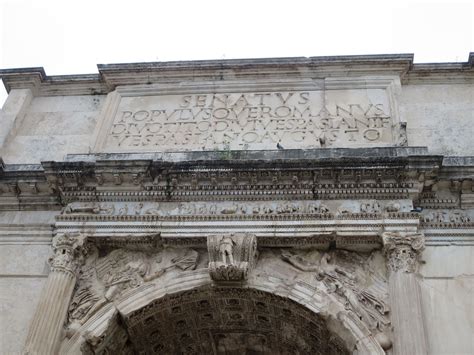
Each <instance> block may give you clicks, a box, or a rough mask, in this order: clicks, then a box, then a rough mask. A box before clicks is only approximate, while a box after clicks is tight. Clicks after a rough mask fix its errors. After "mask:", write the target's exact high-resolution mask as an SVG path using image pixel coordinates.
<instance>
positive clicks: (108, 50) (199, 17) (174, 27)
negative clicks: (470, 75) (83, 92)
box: [0, 0, 474, 103]
mask: <svg viewBox="0 0 474 355" xmlns="http://www.w3.org/2000/svg"><path fill="white" fill-rule="evenodd" d="M473 19H474V1H471V0H459V1H428V0H412V1H403V0H398V1H388V0H387V1H384V0H378V1H363V0H362V1H337V0H331V1H316V0H312V1H304V0H291V1H290V0H286V1H279V0H271V1H270V0H268V1H267V0H239V1H225V0H221V1H217V0H215V1H213V0H199V1H179V0H173V1H144V0H134V1H117V0H116V1H105V0H95V1H90V0H81V1H66V0H62V1H55V0H41V1H40V0H0V67H1V68H12V67H27V66H43V67H44V68H45V70H46V73H47V74H48V75H54V74H78V73H95V72H96V71H97V69H96V64H97V63H121V62H137V61H166V60H190V59H220V58H251V57H282V56H283V57H287V56H319V55H344V54H378V53H415V61H416V62H446V61H466V60H467V57H468V53H469V51H474V33H473V32H474V26H473ZM5 95H6V94H5V92H4V88H3V85H2V86H1V88H0V103H1V102H3V101H4V99H5Z"/></svg>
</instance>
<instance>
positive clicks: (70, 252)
mask: <svg viewBox="0 0 474 355" xmlns="http://www.w3.org/2000/svg"><path fill="white" fill-rule="evenodd" d="M86 239H87V237H86V235H85V234H76V235H73V234H68V233H64V234H62V233H61V234H58V235H56V237H54V239H53V252H54V255H53V256H52V257H50V258H49V263H50V265H51V269H52V270H53V271H65V272H70V273H73V274H75V273H76V271H77V269H78V267H79V266H80V265H81V263H82V261H83V259H84V255H85V242H86Z"/></svg>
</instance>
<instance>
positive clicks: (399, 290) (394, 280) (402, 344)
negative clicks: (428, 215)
mask: <svg viewBox="0 0 474 355" xmlns="http://www.w3.org/2000/svg"><path fill="white" fill-rule="evenodd" d="M382 240H383V250H384V254H385V256H386V258H387V266H388V272H389V293H390V304H391V318H392V325H393V334H394V339H393V354H394V355H405V354H410V355H422V354H427V341H426V335H425V329H424V324H423V314H422V308H421V291H420V285H419V284H418V280H417V279H416V276H415V272H416V271H417V269H418V264H419V259H420V256H421V252H422V251H423V249H424V246H425V238H424V235H423V234H413V233H406V232H397V233H392V232H384V233H382Z"/></svg>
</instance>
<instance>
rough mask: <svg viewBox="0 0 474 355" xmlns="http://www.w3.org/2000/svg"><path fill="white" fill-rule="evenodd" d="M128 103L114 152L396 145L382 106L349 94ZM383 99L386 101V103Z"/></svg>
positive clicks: (118, 122) (114, 128)
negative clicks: (119, 150) (119, 149)
mask: <svg viewBox="0 0 474 355" xmlns="http://www.w3.org/2000/svg"><path fill="white" fill-rule="evenodd" d="M333 96H334V97H329V98H328V95H327V94H325V93H324V92H322V91H297V92H268V93H228V94H222V93H218V94H197V95H163V96H148V97H146V96H145V97H138V98H137V97H125V98H122V101H121V104H120V105H119V108H118V110H117V113H116V116H115V117H114V121H113V123H112V125H111V127H110V129H109V132H108V136H107V144H108V145H109V146H110V145H111V146H114V147H117V148H121V149H140V150H147V149H149V150H160V149H163V150H191V149H194V150H202V149H276V148H277V145H278V147H279V148H285V149H286V148H311V147H312V148H314V147H331V146H333V147H334V146H363V145H370V144H374V143H375V144H376V143H391V139H392V138H391V127H392V125H393V124H392V120H391V116H390V108H389V105H388V103H387V102H386V100H384V99H385V98H384V97H383V98H382V99H381V101H382V102H372V101H371V100H368V99H358V97H359V96H360V97H363V98H364V96H363V95H352V96H353V98H355V99H357V100H354V102H351V101H348V100H347V97H349V98H350V97H351V95H347V94H346V93H345V92H342V93H334V94H333ZM379 96H380V95H379Z"/></svg>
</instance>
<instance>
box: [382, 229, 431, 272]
mask: <svg viewBox="0 0 474 355" xmlns="http://www.w3.org/2000/svg"><path fill="white" fill-rule="evenodd" d="M382 241H383V251H384V254H385V256H386V258H387V265H388V268H389V270H390V271H392V272H407V273H411V272H415V271H416V270H417V268H418V264H419V260H420V257H421V253H422V251H423V249H424V248H425V236H424V235H423V234H421V233H415V234H414V233H407V232H383V233H382Z"/></svg>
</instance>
